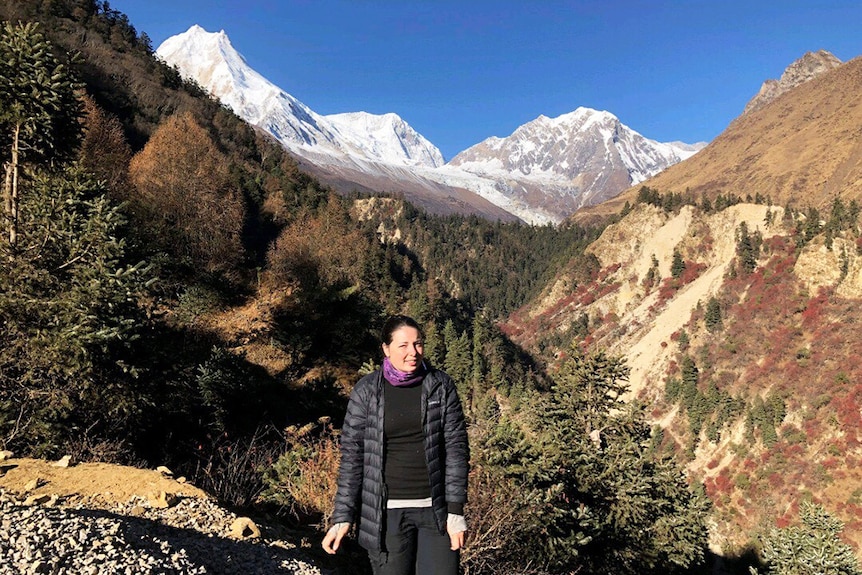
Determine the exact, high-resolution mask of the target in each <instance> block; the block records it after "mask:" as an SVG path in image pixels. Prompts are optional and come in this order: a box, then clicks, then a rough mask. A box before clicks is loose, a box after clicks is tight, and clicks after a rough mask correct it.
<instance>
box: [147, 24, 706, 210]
mask: <svg viewBox="0 0 862 575" xmlns="http://www.w3.org/2000/svg"><path fill="white" fill-rule="evenodd" d="M156 53H157V54H158V56H160V57H161V58H162V59H164V60H165V62H167V63H168V64H171V65H174V66H176V67H177V68H178V69H179V71H180V73H181V74H182V75H183V76H185V77H187V78H191V79H193V80H195V81H196V82H197V83H198V84H200V85H201V86H203V87H204V88H205V89H206V90H208V91H209V92H210V93H211V94H212V95H213V96H215V97H216V98H218V99H219V100H220V101H221V102H222V103H224V104H225V105H227V106H229V107H230V108H231V109H233V110H234V112H236V114H237V115H238V116H240V117H241V118H243V119H244V120H246V121H247V122H249V123H250V124H252V125H255V126H258V127H260V128H262V129H264V130H266V131H268V132H269V133H271V134H272V135H273V136H275V137H276V138H277V139H278V140H279V141H280V142H281V143H282V144H283V145H284V146H285V147H286V148H287V149H288V150H290V151H291V152H293V153H294V154H295V155H297V156H298V157H299V158H300V161H301V163H302V166H303V168H304V169H306V170H308V171H311V172H313V173H314V174H315V175H317V176H318V177H319V178H320V179H321V180H322V181H324V182H326V183H327V184H329V185H331V186H333V187H335V188H336V189H342V190H345V191H347V190H351V189H366V190H371V191H387V192H391V191H398V192H401V193H403V194H404V195H405V197H407V198H408V199H410V200H412V201H414V202H416V203H418V204H420V205H422V206H424V207H425V208H426V209H429V210H430V211H432V212H437V213H451V212H461V213H464V212H468V213H477V214H479V215H483V216H486V217H491V218H497V219H513V218H514V217H517V218H519V219H522V220H524V221H527V222H531V223H547V222H559V221H561V220H562V219H563V218H565V217H566V216H567V215H569V214H571V213H572V212H574V211H575V210H576V209H578V208H579V207H581V206H584V205H589V204H595V203H598V202H601V201H603V200H605V199H607V198H610V197H613V196H615V195H617V194H619V193H620V192H621V191H623V190H624V189H626V188H628V187H629V186H631V185H633V184H637V183H639V182H641V181H643V180H645V179H647V178H649V177H650V176H652V175H655V174H656V173H658V172H660V171H661V170H663V169H665V168H666V167H668V166H670V165H672V164H674V163H677V162H679V161H681V160H683V159H685V158H687V157H688V156H690V155H692V154H693V153H694V152H696V151H697V150H698V149H700V148H701V147H703V145H705V144H699V145H694V146H689V145H687V144H682V143H670V144H662V143H659V142H655V141H653V140H649V139H647V138H644V137H643V136H641V135H640V134H638V133H637V132H635V131H633V130H631V129H629V128H628V127H626V126H625V125H623V124H622V123H621V122H620V121H619V120H618V119H617V118H616V117H615V116H613V115H612V114H610V113H608V112H599V111H596V110H591V109H589V108H578V109H577V110H575V111H574V112H572V113H570V114H565V115H562V116H559V117H558V118H547V117H545V116H540V117H539V118H537V119H536V120H534V121H532V122H529V123H527V124H524V125H523V126H521V127H519V128H518V129H517V130H515V132H514V133H513V134H512V135H511V136H509V137H507V138H488V139H487V140H485V141H483V142H481V143H479V144H477V145H475V146H473V147H471V148H469V149H467V150H465V151H463V152H461V153H460V154H458V155H457V156H456V157H455V158H453V159H452V161H450V162H449V163H448V164H444V160H443V156H442V154H441V153H440V150H438V149H437V148H436V147H435V146H434V145H433V144H431V143H430V142H429V141H428V140H426V139H425V138H424V137H422V135H420V134H419V133H417V132H416V131H415V130H414V129H413V128H411V127H410V126H409V125H408V124H407V123H406V122H405V121H404V120H402V119H401V118H400V117H399V116H398V115H396V114H392V113H390V114H384V115H374V114H368V113H365V112H352V113H346V114H333V115H328V116H327V115H320V114H317V113H315V112H314V111H312V110H311V109H310V108H309V107H308V106H306V105H305V104H303V103H302V102H300V101H299V100H297V99H296V98H294V97H293V96H291V95H290V94H288V93H287V92H285V91H284V90H282V89H281V88H279V87H278V86H275V85H274V84H272V83H271V82H270V81H269V80H267V79H266V78H264V77H263V76H261V75H260V74H259V73H257V72H256V71H254V70H253V69H252V68H251V67H250V66H249V65H248V64H247V63H246V61H245V60H244V59H243V57H242V56H241V55H240V54H239V53H238V52H237V51H236V50H235V49H234V48H233V47H232V46H231V43H230V40H229V39H228V37H227V35H226V34H225V33H224V31H221V32H218V33H211V32H207V31H206V30H204V29H203V28H201V27H200V26H197V25H195V26H192V27H191V28H190V29H189V30H188V31H187V32H185V33H183V34H179V35H177V36H173V37H171V38H168V39H167V40H165V41H164V42H163V43H162V45H161V46H159V48H158V50H157V51H156Z"/></svg>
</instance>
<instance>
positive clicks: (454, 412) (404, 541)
mask: <svg viewBox="0 0 862 575" xmlns="http://www.w3.org/2000/svg"><path fill="white" fill-rule="evenodd" d="M381 340H382V347H383V355H384V356H385V357H384V359H383V367H382V368H381V369H379V370H377V371H375V372H374V373H371V374H369V375H366V376H365V377H363V378H362V379H360V380H359V381H358V382H357V383H356V386H355V387H354V388H353V392H352V393H351V394H350V402H349V403H348V405H347V415H346V416H345V418H344V427H343V428H342V432H341V433H342V434H341V468H340V470H339V475H338V491H337V493H336V496H335V510H334V511H333V513H332V518H331V520H332V522H333V525H332V527H331V528H330V529H329V531H327V533H326V536H325V537H324V539H323V548H324V549H325V550H326V552H327V553H335V552H336V550H337V549H338V547H339V545H340V544H341V539H342V538H343V537H344V536H345V535H346V534H347V532H348V531H349V530H350V525H351V523H353V522H357V523H358V537H357V538H358V540H359V544H360V545H361V546H362V547H364V548H365V549H367V550H368V556H369V559H370V560H371V566H372V568H373V569H374V574H375V575H413V574H416V575H456V574H457V572H458V558H459V549H461V548H462V547H463V546H464V540H465V532H466V530H467V524H466V522H465V521H464V503H465V502H466V501H467V472H468V471H469V449H468V446H467V426H466V423H465V421H464V414H463V412H462V410H461V402H460V400H459V399H458V394H457V392H456V391H455V384H454V383H453V382H452V379H451V378H450V377H449V376H448V375H446V374H445V373H444V372H442V371H440V370H437V369H434V368H433V367H431V366H429V365H428V364H427V363H426V362H425V361H423V359H422V351H423V341H422V330H421V329H420V328H419V325H418V324H417V323H416V322H415V321H414V320H413V319H411V318H409V317H407V316H403V315H399V316H394V317H391V318H389V319H388V320H387V321H386V323H385V324H384V326H383V333H382V337H381Z"/></svg>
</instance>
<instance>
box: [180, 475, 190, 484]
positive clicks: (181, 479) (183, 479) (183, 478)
mask: <svg viewBox="0 0 862 575" xmlns="http://www.w3.org/2000/svg"><path fill="white" fill-rule="evenodd" d="M186 481H188V479H186V476H185V475H180V476H179V477H177V483H185V482H186Z"/></svg>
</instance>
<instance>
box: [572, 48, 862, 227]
mask: <svg viewBox="0 0 862 575" xmlns="http://www.w3.org/2000/svg"><path fill="white" fill-rule="evenodd" d="M791 67H792V65H791ZM860 93H862V58H855V59H853V60H850V61H848V62H845V63H844V64H842V65H840V66H837V67H835V68H832V69H829V70H826V71H823V72H822V73H820V74H819V75H818V76H817V77H815V78H812V79H810V80H808V81H807V82H804V83H802V84H799V85H798V86H796V87H794V88H792V89H789V90H788V91H786V92H785V93H783V94H781V95H780V96H778V97H776V98H775V99H774V100H773V101H771V102H768V103H765V104H763V105H762V106H760V107H758V108H756V109H753V110H751V111H750V112H748V113H746V114H743V115H742V116H740V117H739V118H737V119H736V120H734V121H733V122H731V124H730V125H729V126H728V128H727V129H726V130H725V131H724V132H722V133H721V134H720V135H719V136H718V137H717V138H716V139H715V140H713V141H712V142H711V143H710V144H709V145H708V146H707V147H706V148H704V149H703V150H701V151H700V152H698V154H697V155H695V156H694V157H692V158H691V159H689V160H688V161H686V162H684V163H681V164H679V165H676V166H673V167H671V168H668V169H667V170H665V171H664V172H662V173H660V174H658V175H657V176H655V177H653V178H651V179H650V180H648V181H647V182H645V184H646V185H648V186H650V187H651V188H655V189H657V190H659V191H662V192H669V191H673V192H677V193H682V192H685V191H686V190H688V191H689V192H690V193H692V194H695V195H696V196H697V197H700V196H701V195H703V196H706V197H709V198H712V199H714V198H715V197H716V196H717V195H718V194H734V195H739V196H740V197H742V198H745V197H746V196H747V195H751V196H752V197H753V196H755V195H756V194H761V195H762V196H764V197H769V198H770V199H771V200H772V201H773V203H775V204H778V205H782V206H783V205H787V204H791V205H793V206H796V207H800V208H802V207H805V206H813V207H818V208H822V207H825V206H827V205H829V204H830V203H831V202H832V200H833V199H834V198H836V197H840V198H842V199H844V200H846V201H849V200H852V199H856V200H862V106H860V105H859V94H860ZM637 189H638V187H634V188H631V189H629V190H627V191H626V192H624V193H623V194H620V195H619V196H617V197H616V198H614V199H613V200H611V201H609V202H607V203H606V204H605V205H602V206H597V207H596V208H591V209H589V210H585V211H584V212H583V213H581V214H578V215H577V216H576V217H577V218H584V217H589V215H590V214H593V213H611V212H613V211H617V210H619V209H620V208H621V207H622V205H623V204H624V202H626V201H629V202H631V203H633V201H634V198H635V197H636V195H637Z"/></svg>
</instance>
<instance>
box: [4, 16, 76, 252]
mask: <svg viewBox="0 0 862 575" xmlns="http://www.w3.org/2000/svg"><path fill="white" fill-rule="evenodd" d="M77 88H78V84H77V83H76V81H75V80H74V79H73V77H72V75H71V73H70V72H69V70H68V69H67V68H66V67H65V66H64V65H63V64H61V63H60V62H59V60H58V59H57V58H56V57H55V56H54V53H53V46H52V45H51V43H50V42H48V41H47V40H46V39H45V37H44V36H43V35H42V33H41V32H40V31H39V27H38V25H37V24H35V23H26V24H23V23H18V24H12V23H9V22H4V23H3V24H2V28H0V131H2V135H1V136H0V137H2V140H0V141H2V146H3V162H4V164H3V165H4V180H3V200H4V213H5V216H6V224H7V234H8V236H7V237H8V240H9V245H11V246H12V247H13V248H14V247H15V246H16V245H17V244H18V231H19V224H20V219H21V213H20V208H21V197H20V196H21V190H20V187H21V183H22V173H21V168H22V166H26V165H34V164H35V163H39V162H54V161H63V160H68V159H70V158H71V157H73V156H74V153H75V149H76V146H77V145H78V142H79V141H80V138H81V131H80V126H79V124H78V118H79V116H80V113H81V104H80V101H79V100H78V98H77V97H76V95H75V90H76V89H77Z"/></svg>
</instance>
